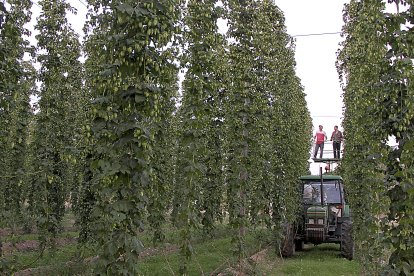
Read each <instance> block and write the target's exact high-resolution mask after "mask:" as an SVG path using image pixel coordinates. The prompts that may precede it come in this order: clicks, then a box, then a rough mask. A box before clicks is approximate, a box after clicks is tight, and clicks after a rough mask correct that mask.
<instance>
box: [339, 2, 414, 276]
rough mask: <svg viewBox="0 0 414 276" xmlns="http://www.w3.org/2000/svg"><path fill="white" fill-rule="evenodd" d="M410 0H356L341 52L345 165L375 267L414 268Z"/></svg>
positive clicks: (365, 257) (366, 258)
mask: <svg viewBox="0 0 414 276" xmlns="http://www.w3.org/2000/svg"><path fill="white" fill-rule="evenodd" d="M388 2H395V3H397V4H398V5H399V2H400V1H388ZM405 5H406V8H407V11H405V12H401V13H400V12H399V13H397V14H390V13H386V12H385V3H383V2H382V1H368V0H367V1H351V2H350V4H349V5H347V6H346V9H345V13H344V20H345V26H344V29H343V32H344V34H345V36H346V40H345V41H344V43H343V49H342V50H341V51H340V53H339V56H338V57H339V60H338V72H339V75H340V78H341V79H342V81H343V85H344V91H345V92H344V101H345V119H344V123H343V124H344V128H345V138H346V148H345V151H346V155H345V156H344V161H343V163H342V165H343V168H342V169H343V171H344V179H345V183H347V185H348V187H349V188H348V189H347V190H348V193H349V199H350V203H351V208H353V219H354V225H355V227H354V229H357V230H356V232H355V238H356V248H357V253H358V254H357V256H358V258H359V259H360V260H361V261H362V263H363V265H364V267H365V270H367V271H368V273H369V274H379V273H385V274H387V275H398V274H401V275H404V274H406V275H409V274H410V273H412V272H413V271H414V266H413V264H412V256H413V248H414V244H413V242H412V239H413V236H412V231H411V230H409V229H412V227H413V223H414V220H413V218H412V215H411V214H412V197H410V194H412V192H410V191H411V190H412V189H413V182H412V179H413V177H412V176H413V175H412V172H411V171H412V166H413V163H412V161H413V160H412V157H411V156H412V154H408V152H409V151H410V149H411V146H410V144H411V140H412V122H413V112H412V110H413V109H412V107H411V106H412V95H411V94H412V91H413V90H412V89H411V81H410V80H411V77H412V74H413V68H412V61H411V59H412V57H413V52H412V49H411V46H410V45H409V44H410V42H409V41H411V40H412V34H410V30H411V27H409V26H408V27H402V26H403V25H404V24H406V23H408V22H411V18H412V17H411V15H412V7H411V4H409V3H405ZM389 137H395V138H396V140H397V143H398V148H390V147H389V145H388V143H387V141H388V139H389ZM372 199H375V200H372ZM408 202H411V203H408ZM387 209H388V210H389V211H388V212H387ZM384 214H388V218H384ZM390 253H391V254H390ZM390 255H391V256H390ZM409 256H411V257H409ZM386 263H388V264H389V265H388V267H384V264H386Z"/></svg>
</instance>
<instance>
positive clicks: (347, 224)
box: [341, 220, 354, 260]
mask: <svg viewBox="0 0 414 276" xmlns="http://www.w3.org/2000/svg"><path fill="white" fill-rule="evenodd" d="M341 255H342V256H343V257H345V258H347V259H348V260H352V259H353V258H354V241H353V239H352V222H351V221H349V220H346V221H344V222H342V224H341Z"/></svg>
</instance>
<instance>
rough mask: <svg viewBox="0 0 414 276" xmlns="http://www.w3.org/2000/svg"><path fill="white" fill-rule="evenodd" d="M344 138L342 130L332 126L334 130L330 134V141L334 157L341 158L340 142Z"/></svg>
mask: <svg viewBox="0 0 414 276" xmlns="http://www.w3.org/2000/svg"><path fill="white" fill-rule="evenodd" d="M343 139H344V137H343V135H342V132H341V131H340V130H338V126H334V131H333V132H332V135H331V141H332V145H333V153H334V158H338V159H340V158H341V142H342V140H343Z"/></svg>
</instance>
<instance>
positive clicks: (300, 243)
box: [295, 240, 305, 251]
mask: <svg viewBox="0 0 414 276" xmlns="http://www.w3.org/2000/svg"><path fill="white" fill-rule="evenodd" d="M304 247H305V242H304V241H303V240H295V251H302V250H303V248H304Z"/></svg>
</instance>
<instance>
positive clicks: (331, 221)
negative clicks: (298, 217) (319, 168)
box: [300, 175, 349, 244]
mask: <svg viewBox="0 0 414 276" xmlns="http://www.w3.org/2000/svg"><path fill="white" fill-rule="evenodd" d="M300 180H301V188H302V203H303V213H302V214H303V215H302V219H303V221H304V224H303V230H304V231H303V233H304V236H303V237H302V238H303V239H304V241H305V242H310V243H314V244H319V243H322V242H340V238H341V231H340V230H341V229H340V227H338V225H340V224H341V223H342V222H343V220H344V219H346V218H349V206H348V205H347V204H346V202H345V196H344V189H343V181H342V178H341V177H340V176H337V175H322V176H319V175H316V176H315V175H308V176H302V177H300Z"/></svg>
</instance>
